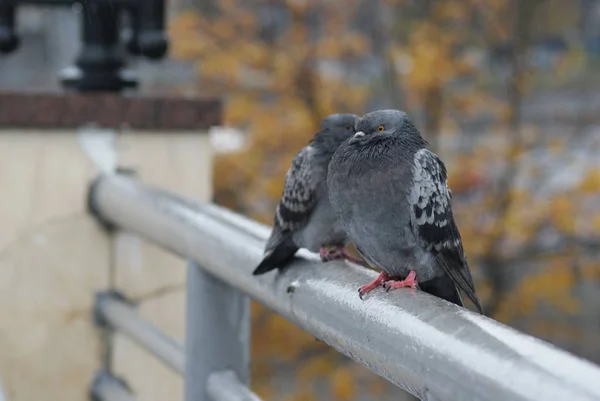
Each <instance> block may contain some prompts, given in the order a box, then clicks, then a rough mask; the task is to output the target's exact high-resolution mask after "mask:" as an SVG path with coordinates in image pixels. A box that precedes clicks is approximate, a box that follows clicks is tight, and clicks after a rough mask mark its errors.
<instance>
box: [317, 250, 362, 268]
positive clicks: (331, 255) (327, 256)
mask: <svg viewBox="0 0 600 401" xmlns="http://www.w3.org/2000/svg"><path fill="white" fill-rule="evenodd" d="M319 256H320V257H321V261H323V262H330V261H332V260H338V259H346V260H349V261H350V262H353V263H358V264H360V265H364V262H363V260H362V259H360V258H357V257H356V256H353V255H351V254H350V252H348V250H347V249H346V248H344V247H343V246H340V245H336V246H331V247H326V246H324V247H321V249H320V250H319Z"/></svg>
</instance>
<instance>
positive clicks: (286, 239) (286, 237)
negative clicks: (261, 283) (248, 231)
mask: <svg viewBox="0 0 600 401" xmlns="http://www.w3.org/2000/svg"><path fill="white" fill-rule="evenodd" d="M313 155H314V149H313V147H312V146H310V145H309V146H306V147H305V148H303V149H302V150H301V151H300V152H298V154H297V155H296V157H295V158H294V160H293V161H292V166H291V167H290V169H289V170H288V172H287V174H286V176H285V186H284V189H283V194H282V195H281V199H280V201H279V204H278V205H277V209H276V211H275V218H274V222H273V230H272V231H271V236H270V237H269V239H268V240H267V244H266V247H265V258H264V259H263V261H262V262H261V264H260V265H259V266H258V267H257V268H256V269H255V271H254V274H262V273H265V272H267V271H270V270H273V269H275V268H276V267H281V265H283V264H285V263H286V262H287V261H288V260H289V259H291V257H292V256H293V255H294V254H295V253H296V251H297V250H298V246H297V245H296V244H295V243H294V241H293V239H292V234H293V233H294V232H296V231H298V230H300V229H302V228H304V227H305V226H306V224H307V223H308V219H309V217H310V215H311V213H312V212H313V210H314V208H315V206H316V205H317V189H318V185H319V180H318V177H316V169H317V166H316V165H315V162H314V157H313Z"/></svg>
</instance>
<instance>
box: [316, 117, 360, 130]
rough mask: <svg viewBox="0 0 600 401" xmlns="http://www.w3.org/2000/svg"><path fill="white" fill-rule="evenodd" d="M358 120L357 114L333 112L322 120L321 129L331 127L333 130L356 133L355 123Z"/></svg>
mask: <svg viewBox="0 0 600 401" xmlns="http://www.w3.org/2000/svg"><path fill="white" fill-rule="evenodd" d="M356 120H358V116H357V115H356V114H346V113H339V114H332V115H330V116H327V117H325V118H324V119H323V121H322V122H321V129H329V130H332V131H335V130H340V129H341V130H342V131H347V132H352V133H354V124H355V123H356Z"/></svg>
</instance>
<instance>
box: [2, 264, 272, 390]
mask: <svg viewBox="0 0 600 401" xmlns="http://www.w3.org/2000/svg"><path fill="white" fill-rule="evenodd" d="M190 269H196V267H195V266H193V265H192V266H190ZM95 318H96V321H97V322H98V323H100V324H101V326H104V327H107V328H109V329H111V330H117V331H118V332H119V333H122V334H124V335H126V336H127V337H129V338H130V339H131V340H133V341H134V342H135V343H137V344H138V345H140V346H141V347H143V348H144V349H145V350H147V351H148V352H150V353H151V354H152V355H154V356H155V357H156V358H157V359H159V360H160V361H162V362H163V363H164V364H165V365H167V366H168V367H169V368H171V369H173V370H174V371H175V372H177V373H179V374H181V375H184V374H185V366H186V358H185V350H184V346H183V345H182V344H181V343H179V342H178V341H176V340H174V339H173V338H171V337H169V336H168V335H167V334H165V333H164V332H163V331H161V330H160V329H159V328H158V327H156V326H155V325H153V324H152V323H150V322H148V321H147V320H145V319H144V318H142V317H141V316H140V315H139V314H138V313H137V312H136V310H135V307H134V306H132V305H131V304H130V303H128V301H127V300H126V299H125V298H123V297H122V296H120V295H119V294H118V293H116V292H112V291H108V292H103V293H100V294H98V296H97V297H96V303H95ZM192 362H196V361H192ZM193 384H194V385H197V383H193ZM204 387H206V392H207V394H208V395H209V396H210V397H211V399H212V400H213V401H260V398H258V397H257V396H256V395H255V394H254V393H252V392H251V391H250V390H249V389H248V388H247V387H246V386H245V385H244V384H243V383H241V382H240V381H239V379H238V377H237V375H236V373H235V372H233V371H231V370H224V371H217V372H214V373H211V374H210V375H209V377H208V380H207V383H206V386H203V388H204ZM126 392H127V389H126V388H125V387H124V384H123V383H122V382H118V381H117V380H116V379H114V378H113V377H112V376H110V375H108V374H106V373H101V374H99V375H98V376H97V378H96V380H95V382H94V384H93V393H94V394H95V396H96V397H97V398H98V399H99V400H112V399H122V397H126V395H124V394H125V393H126ZM113 397H117V398H113ZM118 397H121V398H118ZM194 399H196V400H199V399H201V397H198V396H197V395H195V398H194ZM0 401H1V400H0Z"/></svg>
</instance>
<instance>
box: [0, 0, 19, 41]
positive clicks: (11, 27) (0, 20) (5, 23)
mask: <svg viewBox="0 0 600 401" xmlns="http://www.w3.org/2000/svg"><path fill="white" fill-rule="evenodd" d="M15 16H16V9H15V6H14V4H12V1H11V0H0V53H10V52H12V51H14V50H15V49H16V48H17V47H19V37H18V36H17V34H16V33H15Z"/></svg>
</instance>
